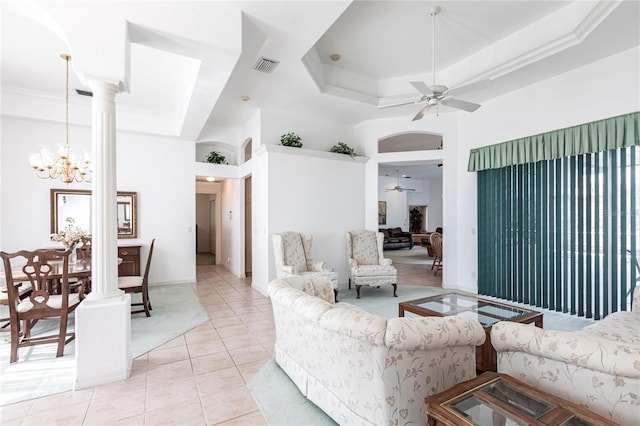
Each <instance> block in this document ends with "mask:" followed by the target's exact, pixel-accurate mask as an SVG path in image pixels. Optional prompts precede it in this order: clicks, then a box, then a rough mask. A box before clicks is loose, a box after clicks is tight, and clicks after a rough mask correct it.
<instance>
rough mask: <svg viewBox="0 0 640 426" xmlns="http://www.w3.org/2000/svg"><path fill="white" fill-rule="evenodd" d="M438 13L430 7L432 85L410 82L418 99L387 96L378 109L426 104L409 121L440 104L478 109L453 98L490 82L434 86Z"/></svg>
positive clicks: (406, 96) (380, 101)
mask: <svg viewBox="0 0 640 426" xmlns="http://www.w3.org/2000/svg"><path fill="white" fill-rule="evenodd" d="M438 13H440V6H433V7H431V11H430V15H431V16H432V17H433V26H432V33H433V34H432V38H431V72H432V74H433V80H432V85H431V86H428V85H427V84H426V83H425V82H423V81H410V82H409V83H410V84H411V85H412V86H413V87H414V88H415V89H416V90H417V91H418V92H420V95H421V96H420V97H419V98H417V99H416V96H417V95H415V94H411V95H399V96H389V97H385V98H381V99H380V100H379V101H378V108H389V107H394V106H400V105H409V104H421V103H426V105H425V106H423V107H422V108H420V110H419V111H418V113H417V114H416V115H415V117H413V119H412V120H411V121H416V120H420V119H421V118H422V117H424V116H425V115H426V114H427V112H429V109H430V108H431V107H432V106H435V107H437V106H438V105H439V104H440V103H442V104H443V105H446V106H449V107H452V108H457V109H461V110H463V111H468V112H473V111H475V110H477V109H478V108H480V105H479V104H476V103H473V102H469V101H463V100H461V99H456V98H454V97H453V96H455V95H460V94H462V93H466V92H471V91H473V90H479V89H484V88H486V87H489V86H491V85H492V84H493V83H492V81H491V80H480V81H476V82H475V83H471V84H467V85H465V86H460V87H457V88H453V89H449V88H448V87H447V86H443V85H440V84H436V15H438Z"/></svg>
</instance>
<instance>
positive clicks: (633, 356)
mask: <svg viewBox="0 0 640 426" xmlns="http://www.w3.org/2000/svg"><path fill="white" fill-rule="evenodd" d="M638 294H640V287H636V292H635V296H638ZM636 306H637V305H635V304H634V312H617V313H614V314H611V315H608V316H607V317H606V318H605V319H603V320H601V321H599V322H597V323H595V324H593V325H590V326H588V327H585V328H584V329H582V330H579V331H575V332H564V331H544V330H542V329H539V328H536V327H532V326H530V325H523V324H516V323H512V322H500V323H497V324H495V325H494V326H493V327H492V330H491V343H492V345H493V346H494V348H495V349H496V351H497V352H498V371H499V372H501V373H506V374H509V375H511V376H513V377H515V378H517V379H520V380H522V381H524V382H526V383H529V384H531V385H533V386H536V387H538V388H540V389H542V390H545V391H547V392H549V393H552V394H555V395H558V396H560V397H562V398H565V399H568V400H570V401H573V402H575V403H578V404H580V405H583V406H585V407H586V408H588V409H590V410H592V411H593V412H595V413H598V414H600V415H602V416H604V417H607V418H610V419H611V420H613V421H614V422H617V423H620V424H623V425H626V424H637V421H638V418H639V416H640V312H638V308H640V306H638V307H636Z"/></svg>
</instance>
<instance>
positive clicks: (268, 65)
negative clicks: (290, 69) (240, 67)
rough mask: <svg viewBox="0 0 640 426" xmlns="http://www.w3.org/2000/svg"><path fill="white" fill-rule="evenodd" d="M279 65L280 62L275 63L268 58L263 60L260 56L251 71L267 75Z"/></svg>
mask: <svg viewBox="0 0 640 426" xmlns="http://www.w3.org/2000/svg"><path fill="white" fill-rule="evenodd" d="M279 63H280V61H276V60H274V59H269V58H265V57H264V56H261V57H260V59H258V62H256V63H255V65H254V66H253V69H254V70H256V71H260V72H266V73H267V74H269V73H271V72H272V71H273V70H274V69H275V67H277V66H278V64H279Z"/></svg>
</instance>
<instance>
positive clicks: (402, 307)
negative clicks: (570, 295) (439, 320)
mask: <svg viewBox="0 0 640 426" xmlns="http://www.w3.org/2000/svg"><path fill="white" fill-rule="evenodd" d="M398 311H399V312H398V315H399V316H401V317H403V316H404V313H405V312H411V313H413V314H416V315H420V316H423V317H429V316H436V317H444V316H449V315H460V316H464V317H468V318H473V319H475V320H477V321H478V322H480V324H482V326H483V327H484V330H485V333H486V336H487V338H486V340H485V342H484V344H483V345H482V346H478V347H477V348H476V368H477V369H478V370H480V371H496V367H497V354H496V351H495V349H493V346H491V326H492V325H493V324H495V323H497V322H498V321H513V322H519V323H522V324H531V323H533V324H535V326H536V327H540V328H542V312H537V311H532V310H530V309H525V308H521V307H519V306H513V305H508V304H506V303H500V302H494V301H493V300H489V299H482V298H480V297H477V296H474V295H464V294H460V293H455V292H452V293H445V294H440V295H437V296H431V297H425V298H422V299H416V300H409V301H406V302H401V303H400V304H399V307H398Z"/></svg>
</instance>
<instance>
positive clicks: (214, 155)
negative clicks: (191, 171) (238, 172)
mask: <svg viewBox="0 0 640 426" xmlns="http://www.w3.org/2000/svg"><path fill="white" fill-rule="evenodd" d="M225 160H226V157H225V156H224V155H221V154H220V153H219V152H218V151H211V152H210V153H209V155H207V158H206V162H207V163H213V164H227V162H226V161H225Z"/></svg>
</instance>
